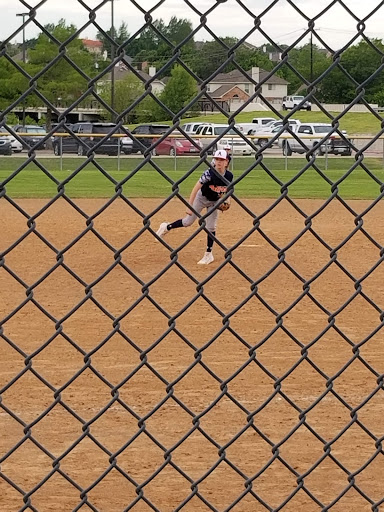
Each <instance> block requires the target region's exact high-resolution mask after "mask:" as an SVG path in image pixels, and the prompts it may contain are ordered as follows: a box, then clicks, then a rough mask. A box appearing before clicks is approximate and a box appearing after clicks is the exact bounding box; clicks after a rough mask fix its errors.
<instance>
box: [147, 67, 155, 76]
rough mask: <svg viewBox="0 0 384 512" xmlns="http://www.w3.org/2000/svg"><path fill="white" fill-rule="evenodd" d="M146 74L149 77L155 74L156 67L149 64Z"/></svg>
mask: <svg viewBox="0 0 384 512" xmlns="http://www.w3.org/2000/svg"><path fill="white" fill-rule="evenodd" d="M148 75H149V76H150V77H151V78H152V77H153V76H155V75H156V68H155V66H149V69H148Z"/></svg>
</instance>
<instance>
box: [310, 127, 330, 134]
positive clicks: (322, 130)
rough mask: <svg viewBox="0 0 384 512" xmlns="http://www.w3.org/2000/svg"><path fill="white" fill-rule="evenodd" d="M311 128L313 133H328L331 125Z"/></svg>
mask: <svg viewBox="0 0 384 512" xmlns="http://www.w3.org/2000/svg"><path fill="white" fill-rule="evenodd" d="M313 129H314V132H315V133H328V132H330V131H331V130H332V126H327V125H323V126H314V127H313Z"/></svg>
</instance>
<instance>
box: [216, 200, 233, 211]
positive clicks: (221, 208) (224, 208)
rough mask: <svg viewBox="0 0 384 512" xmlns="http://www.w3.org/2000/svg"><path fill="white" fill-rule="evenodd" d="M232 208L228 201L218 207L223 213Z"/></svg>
mask: <svg viewBox="0 0 384 512" xmlns="http://www.w3.org/2000/svg"><path fill="white" fill-rule="evenodd" d="M230 206H231V204H230V203H228V202H227V201H224V203H221V204H220V205H219V206H218V207H217V209H218V210H220V211H222V212H226V211H227V210H229V208H230Z"/></svg>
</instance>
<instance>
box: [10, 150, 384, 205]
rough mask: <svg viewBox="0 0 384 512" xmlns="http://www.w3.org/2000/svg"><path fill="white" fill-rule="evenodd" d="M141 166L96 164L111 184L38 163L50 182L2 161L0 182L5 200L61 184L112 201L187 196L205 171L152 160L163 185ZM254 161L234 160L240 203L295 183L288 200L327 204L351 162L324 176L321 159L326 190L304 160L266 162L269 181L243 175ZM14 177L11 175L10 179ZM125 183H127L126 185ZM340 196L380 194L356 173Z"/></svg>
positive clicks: (88, 171) (135, 161)
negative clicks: (118, 196) (117, 196)
mask: <svg viewBox="0 0 384 512" xmlns="http://www.w3.org/2000/svg"><path fill="white" fill-rule="evenodd" d="M142 161H143V160H142V158H126V159H122V160H121V169H120V170H119V171H118V170H117V160H116V159H115V158H98V159H97V162H98V164H99V165H100V166H101V167H102V168H103V169H104V170H105V171H106V172H107V173H108V174H109V176H110V178H109V177H108V176H105V175H104V174H103V173H102V172H101V171H100V170H99V169H97V168H96V167H95V165H94V164H92V163H88V164H87V165H86V166H85V167H84V168H83V169H81V171H80V172H78V173H76V170H77V169H78V167H79V166H80V165H81V164H83V163H84V160H82V159H79V158H65V159H64V160H63V170H60V161H59V159H55V158H44V159H40V162H41V164H42V165H44V167H45V169H46V170H47V172H48V173H50V174H51V176H52V177H53V178H54V179H52V178H51V177H49V176H47V175H46V174H45V173H44V172H43V171H42V170H41V169H39V168H38V167H37V165H36V164H34V163H31V164H29V165H28V166H27V167H26V168H24V169H22V170H21V171H19V172H17V169H18V168H19V166H20V165H22V164H23V163H24V162H25V160H24V159H23V158H11V159H10V158H0V180H1V183H2V185H4V186H5V188H6V192H7V194H8V195H9V196H10V197H12V198H22V197H27V198H50V197H54V196H55V194H56V193H57V190H58V186H59V184H60V183H64V186H65V192H66V193H67V194H68V195H69V196H70V197H73V198H77V197H89V198H91V197H92V198H95V197H111V196H112V195H113V194H114V193H115V188H116V183H120V182H124V183H123V192H124V194H125V195H127V197H167V196H169V195H170V194H171V193H172V186H173V184H174V183H176V182H179V189H180V193H181V194H182V195H184V196H188V195H189V193H190V190H191V189H192V187H193V185H194V184H195V183H196V181H197V179H198V178H199V177H200V175H201V173H202V172H203V170H204V169H205V166H203V165H201V166H200V167H199V168H198V169H197V170H195V171H194V172H193V173H192V174H191V175H190V176H185V174H186V173H187V172H188V171H189V170H190V169H191V167H192V166H193V165H194V164H195V163H196V162H197V159H195V158H179V159H177V170H174V160H173V159H171V158H161V157H157V158H155V159H154V162H155V163H156V165H157V166H159V168H160V169H161V170H162V171H163V172H164V173H165V174H166V176H167V177H168V179H167V178H166V177H163V176H161V174H160V172H159V171H158V170H156V169H154V167H153V166H152V165H150V164H146V165H145V166H144V167H143V168H142V169H140V170H138V171H137V172H134V171H135V168H136V167H137V166H138V165H140V164H141V163H142ZM254 161H255V160H254V158H241V159H239V158H237V159H236V167H235V169H234V175H235V178H239V177H240V176H241V175H243V174H246V175H245V176H244V177H243V178H242V179H241V181H240V182H239V183H238V184H237V185H236V195H238V196H239V197H247V198H252V197H272V198H273V197H279V195H280V194H281V189H282V187H283V186H284V185H285V184H287V183H289V182H291V180H293V181H292V183H291V184H289V189H288V190H289V195H290V197H293V198H327V197H329V195H330V194H331V187H332V183H335V182H337V181H338V180H340V179H341V178H342V177H343V175H345V174H346V173H347V171H348V170H349V169H350V168H351V166H352V165H353V163H354V160H353V158H340V157H339V158H329V160H328V169H327V170H325V163H326V162H325V159H324V158H319V159H318V160H317V163H318V166H319V168H320V169H321V170H322V171H323V172H324V174H325V175H326V176H327V178H328V179H329V180H331V182H332V183H331V184H329V183H327V181H326V180H325V179H324V178H323V177H321V176H320V175H319V173H318V172H317V171H316V170H315V169H313V168H309V169H307V170H306V171H305V172H304V173H303V174H302V175H299V174H300V171H301V169H302V168H303V166H304V165H305V164H306V161H305V159H303V158H289V159H287V169H285V159H283V158H265V159H264V160H263V162H264V165H265V166H266V167H267V168H268V170H269V171H270V172H271V173H272V174H273V176H270V175H269V174H268V172H267V170H266V169H263V167H262V166H260V165H259V166H257V167H256V168H254V169H252V170H251V171H250V172H249V173H246V171H247V169H248V168H249V167H250V166H252V164H253V163H254ZM365 165H366V166H367V167H368V169H369V170H370V171H371V172H372V173H373V174H374V175H375V176H376V177H377V178H378V179H379V180H380V181H384V170H383V165H382V161H381V160H380V159H374V158H368V159H366V160H365ZM13 173H15V174H14V176H13V177H12V178H11V176H12V174H13ZM128 177H129V179H128V180H127V181H126V182H125V180H126V179H127V178H128ZM295 177H296V178H295ZM10 178H11V179H10ZM54 180H57V181H58V183H55V181H54ZM114 180H115V181H114ZM115 182H116V183H115ZM339 193H340V195H341V196H342V197H343V198H345V199H352V198H353V199H373V198H376V197H377V196H378V195H379V194H380V187H379V185H378V184H376V183H375V181H374V180H373V179H372V178H371V177H370V176H369V175H368V174H367V172H366V171H365V170H364V169H363V168H361V167H359V168H356V169H355V170H354V171H353V172H352V173H351V174H350V175H349V176H346V177H345V178H344V179H343V180H342V182H341V183H340V185H339Z"/></svg>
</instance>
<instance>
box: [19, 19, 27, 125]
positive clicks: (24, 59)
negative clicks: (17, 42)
mask: <svg viewBox="0 0 384 512" xmlns="http://www.w3.org/2000/svg"><path fill="white" fill-rule="evenodd" d="M28 15H29V14H28V13H27V12H22V13H20V14H16V16H20V17H22V18H23V63H24V64H25V63H26V61H27V53H26V48H25V27H24V23H25V17H26V16H28ZM23 126H25V100H23Z"/></svg>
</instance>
